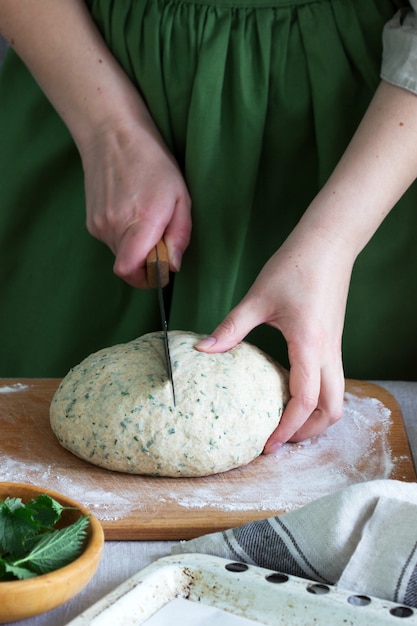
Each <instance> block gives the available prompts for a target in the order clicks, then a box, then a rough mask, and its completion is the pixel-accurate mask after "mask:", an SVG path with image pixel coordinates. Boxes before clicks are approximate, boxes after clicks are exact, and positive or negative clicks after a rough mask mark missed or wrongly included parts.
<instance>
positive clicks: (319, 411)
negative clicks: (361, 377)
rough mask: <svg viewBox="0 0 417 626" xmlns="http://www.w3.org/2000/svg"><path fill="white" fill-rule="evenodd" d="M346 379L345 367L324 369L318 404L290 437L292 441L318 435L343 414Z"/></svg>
mask: <svg viewBox="0 0 417 626" xmlns="http://www.w3.org/2000/svg"><path fill="white" fill-rule="evenodd" d="M344 392H345V379H344V374H343V368H342V366H341V364H340V366H339V367H337V366H335V367H334V368H327V369H324V370H323V371H322V376H321V389H320V396H319V399H318V406H317V408H316V409H315V410H314V411H313V413H312V414H311V416H310V417H309V418H308V420H307V421H306V422H305V423H304V424H303V425H302V426H301V428H299V429H298V430H297V431H296V432H295V433H294V434H293V435H292V436H291V438H290V439H289V441H291V442H298V441H303V440H304V439H309V438H310V437H317V436H318V435H321V434H322V433H323V432H325V431H326V430H327V429H328V428H329V427H330V426H332V425H333V424H335V423H336V422H338V421H339V420H340V419H341V418H342V416H343V399H344Z"/></svg>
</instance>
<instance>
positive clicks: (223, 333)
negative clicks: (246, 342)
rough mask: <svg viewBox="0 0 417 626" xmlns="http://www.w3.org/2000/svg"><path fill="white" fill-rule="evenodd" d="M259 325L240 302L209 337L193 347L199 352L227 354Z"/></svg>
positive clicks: (251, 313) (248, 309) (252, 314)
mask: <svg viewBox="0 0 417 626" xmlns="http://www.w3.org/2000/svg"><path fill="white" fill-rule="evenodd" d="M260 323H261V322H260V321H259V320H257V319H256V318H255V315H254V313H253V312H251V310H250V308H249V307H247V306H246V305H245V304H244V303H243V302H241V303H240V304H239V305H238V306H237V307H235V308H234V309H233V310H232V311H231V312H230V313H229V315H228V316H227V317H225V319H224V320H223V321H222V322H221V324H219V325H218V326H217V328H216V330H215V331H214V332H213V333H212V334H211V335H210V336H209V337H205V338H204V339H202V340H201V341H199V342H198V343H197V344H196V345H195V346H194V347H195V349H196V350H198V351H199V352H210V353H216V352H227V350H231V348H234V347H235V346H236V345H237V344H238V343H239V342H240V341H242V339H244V338H245V337H246V335H247V334H248V333H249V332H250V331H251V330H252V329H253V328H255V326H258V325H259V324H260Z"/></svg>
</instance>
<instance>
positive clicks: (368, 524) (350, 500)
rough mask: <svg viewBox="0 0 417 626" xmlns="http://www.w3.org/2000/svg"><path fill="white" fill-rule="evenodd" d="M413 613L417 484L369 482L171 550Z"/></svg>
mask: <svg viewBox="0 0 417 626" xmlns="http://www.w3.org/2000/svg"><path fill="white" fill-rule="evenodd" d="M173 552H174V553H180V552H182V553H186V552H188V553H193V552H198V553H203V554H212V555H216V556H220V557H223V558H227V559H232V560H236V561H241V562H244V563H248V564H253V565H259V566H261V567H265V568H267V569H271V570H274V571H279V572H285V573H287V574H292V575H295V576H299V577H302V578H308V579H312V580H316V581H318V582H323V583H327V584H331V585H337V586H338V587H340V588H344V589H346V590H349V591H352V592H356V593H360V594H367V595H371V596H375V597H379V598H383V599H386V600H391V601H393V602H399V603H403V604H407V605H409V606H414V607H417V483H405V482H401V481H395V480H375V481H371V482H365V483H359V484H356V485H352V486H350V487H347V488H345V489H342V490H340V491H337V492H335V493H333V494H331V495H328V496H325V497H323V498H320V499H318V500H315V501H313V502H311V503H309V504H306V505H305V506H303V507H301V508H299V509H297V510H295V511H291V512H289V513H284V514H283V515H280V516H276V517H270V518H268V519H265V520H260V521H254V522H250V523H248V524H245V525H244V526H240V527H236V528H232V529H230V530H226V531H224V532H217V533H212V534H209V535H204V536H202V537H199V538H197V539H192V540H190V541H185V542H182V543H180V544H179V545H177V546H175V547H174V548H173Z"/></svg>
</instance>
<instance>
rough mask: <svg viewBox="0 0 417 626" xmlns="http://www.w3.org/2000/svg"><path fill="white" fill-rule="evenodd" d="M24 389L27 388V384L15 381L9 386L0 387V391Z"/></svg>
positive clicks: (11, 391) (12, 391)
mask: <svg viewBox="0 0 417 626" xmlns="http://www.w3.org/2000/svg"><path fill="white" fill-rule="evenodd" d="M25 389H29V385H24V384H23V383H15V384H14V385H12V386H11V387H10V386H9V385H4V386H3V387H0V393H14V392H16V391H24V390H25Z"/></svg>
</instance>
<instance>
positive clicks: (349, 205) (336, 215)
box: [298, 82, 417, 263]
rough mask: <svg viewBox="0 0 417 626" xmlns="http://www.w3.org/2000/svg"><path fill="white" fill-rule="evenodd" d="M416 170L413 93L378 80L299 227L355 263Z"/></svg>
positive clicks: (416, 110) (416, 100) (416, 117)
mask: <svg viewBox="0 0 417 626" xmlns="http://www.w3.org/2000/svg"><path fill="white" fill-rule="evenodd" d="M416 176H417V96H416V95H414V94H412V93H410V92H408V91H406V90H404V89H401V88H398V87H394V86H392V85H389V84H388V83H385V82H382V83H381V85H380V86H379V88H378V90H377V92H376V94H375V97H374V99H373V100H372V102H371V104H370V106H369V109H368V111H367V113H366V115H365V117H364V119H363V121H362V123H361V124H360V126H359V128H358V130H357V132H356V134H355V136H354V137H353V139H352V141H351V143H350V145H349V146H348V148H347V150H346V152H345V154H344V155H343V157H342V159H341V160H340V162H339V164H338V166H337V167H336V169H335V170H334V172H333V174H332V175H331V177H330V178H329V180H328V182H327V183H326V185H325V186H324V187H323V189H322V190H321V192H320V193H319V194H318V195H317V197H316V198H315V199H314V201H313V202H312V204H311V205H310V207H309V210H308V211H307V212H306V213H305V215H304V217H303V219H302V220H301V222H300V224H299V228H298V231H299V233H301V234H302V236H305V237H306V238H308V233H311V231H312V230H313V231H314V232H315V233H316V234H318V235H319V236H321V237H323V238H324V239H327V240H328V241H329V242H330V243H333V244H334V245H337V246H338V248H339V250H342V249H344V250H345V251H346V254H348V255H350V256H351V261H352V263H353V262H354V260H355V258H356V256H357V255H358V254H359V252H360V251H361V250H362V248H363V247H364V246H365V245H366V244H367V243H368V241H369V240H370V239H371V237H372V236H373V234H374V233H375V231H376V230H377V229H378V227H379V225H380V224H381V222H382V221H383V219H384V218H385V217H386V215H387V214H388V213H389V212H390V210H391V209H392V208H393V207H394V205H395V203H396V202H397V201H398V200H399V198H400V197H401V196H402V195H403V193H404V192H405V191H406V190H407V188H408V187H409V186H410V185H411V184H412V182H413V181H414V179H415V178H416ZM416 210H417V207H416Z"/></svg>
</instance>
